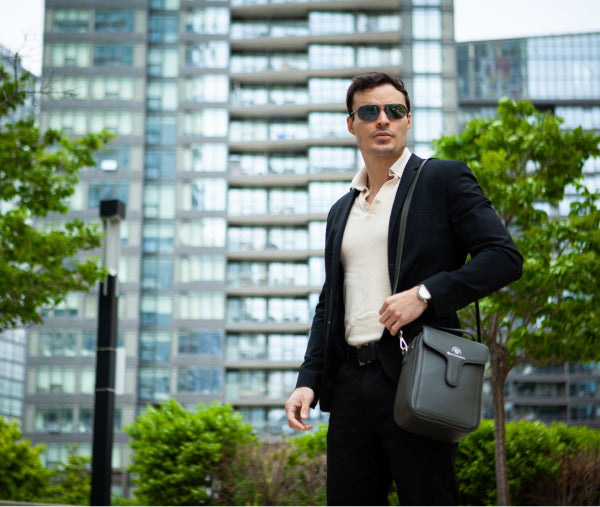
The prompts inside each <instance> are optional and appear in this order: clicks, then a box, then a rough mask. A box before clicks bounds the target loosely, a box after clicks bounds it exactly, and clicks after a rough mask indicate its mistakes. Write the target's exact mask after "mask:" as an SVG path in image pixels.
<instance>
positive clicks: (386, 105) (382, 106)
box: [348, 103, 408, 121]
mask: <svg viewBox="0 0 600 507" xmlns="http://www.w3.org/2000/svg"><path fill="white" fill-rule="evenodd" d="M391 106H394V107H399V108H400V109H401V110H404V112H403V113H402V116H400V118H394V114H391V115H390V108H391ZM364 107H377V108H378V109H377V114H376V115H375V116H374V117H373V118H371V119H370V120H367V119H365V118H363V117H362V116H361V114H360V112H359V111H360V110H361V109H362V108H364ZM381 108H383V110H384V111H385V115H386V116H387V118H388V120H401V119H402V118H405V117H406V116H407V115H408V108H407V107H406V106H405V105H404V104H400V103H395V104H383V105H379V104H365V105H363V106H359V107H357V108H356V109H355V110H354V111H352V112H351V113H350V114H349V115H348V116H350V118H352V119H354V118H353V116H354V113H356V114H357V116H358V117H359V118H360V119H361V120H362V121H374V120H376V119H377V118H378V117H379V115H380V114H381Z"/></svg>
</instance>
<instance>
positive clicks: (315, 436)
mask: <svg viewBox="0 0 600 507" xmlns="http://www.w3.org/2000/svg"><path fill="white" fill-rule="evenodd" d="M327 429H328V425H326V424H319V427H318V428H317V429H315V430H313V431H310V432H306V433H302V434H301V435H299V436H296V437H293V438H292V439H291V441H292V443H293V445H294V446H295V447H296V448H297V449H298V452H299V453H300V454H303V455H305V456H308V457H310V458H312V457H315V456H319V455H321V454H325V453H326V452H327Z"/></svg>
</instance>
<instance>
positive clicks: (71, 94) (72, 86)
mask: <svg viewBox="0 0 600 507" xmlns="http://www.w3.org/2000/svg"><path fill="white" fill-rule="evenodd" d="M88 96H89V94H88V80H87V79H86V78H84V77H73V76H68V77H61V78H54V85H53V90H52V91H51V92H50V94H49V95H48V97H49V98H50V99H52V100H62V99H76V100H86V99H87V98H88Z"/></svg>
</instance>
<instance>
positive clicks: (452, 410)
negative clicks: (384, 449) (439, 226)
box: [394, 160, 489, 442]
mask: <svg viewBox="0 0 600 507" xmlns="http://www.w3.org/2000/svg"><path fill="white" fill-rule="evenodd" d="M426 162H427V160H424V161H423V162H422V163H421V166H420V168H419V170H418V172H417V174H416V175H415V178H414V180H413V182H412V184H411V187H410V189H409V191H408V195H407V197H406V201H405V204H404V206H403V209H402V215H401V218H400V229H399V236H398V251H397V255H396V259H397V261H396V279H395V282H394V287H395V288H396V289H397V287H398V277H399V272H400V269H399V266H400V260H401V259H402V249H403V243H404V233H405V230H406V221H407V216H408V208H409V206H410V200H411V198H412V194H413V191H414V187H415V185H416V182H417V179H418V177H419V174H420V173H421V170H422V169H423V166H424V165H425V163H426ZM475 309H476V315H477V337H478V341H477V342H476V341H474V340H470V339H466V338H462V337H461V336H458V335H457V334H470V333H467V332H465V331H463V330H461V329H446V328H436V327H430V326H423V330H422V331H421V332H420V333H419V334H418V335H417V336H415V337H414V338H413V340H412V341H411V343H410V346H409V347H408V350H406V349H405V350H404V357H403V360H402V371H401V374H400V379H399V381H398V387H397V390H396V399H395V402H394V420H395V421H396V424H397V425H398V426H399V427H400V428H402V429H404V430H406V431H409V432H411V433H416V434H418V435H423V436H426V437H429V438H433V439H435V440H441V441H444V442H458V441H459V440H460V439H461V438H462V437H464V436H465V435H467V434H468V433H470V432H471V431H473V430H475V429H477V427H478V426H479V422H480V419H481V392H482V386H483V375H484V371H485V365H486V363H487V361H488V358H489V351H488V348H487V346H486V345H484V344H482V343H481V329H480V327H481V324H480V315H479V305H478V304H477V302H476V303H475ZM400 340H401V344H402V343H404V344H406V342H404V339H403V338H402V336H401V335H400Z"/></svg>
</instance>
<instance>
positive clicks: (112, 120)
mask: <svg viewBox="0 0 600 507" xmlns="http://www.w3.org/2000/svg"><path fill="white" fill-rule="evenodd" d="M90 130H91V131H92V132H100V131H102V130H107V131H108V132H111V133H113V134H119V135H122V136H130V135H131V134H133V115H132V113H130V112H128V111H110V110H109V111H101V112H94V113H92V114H91V116H90Z"/></svg>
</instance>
